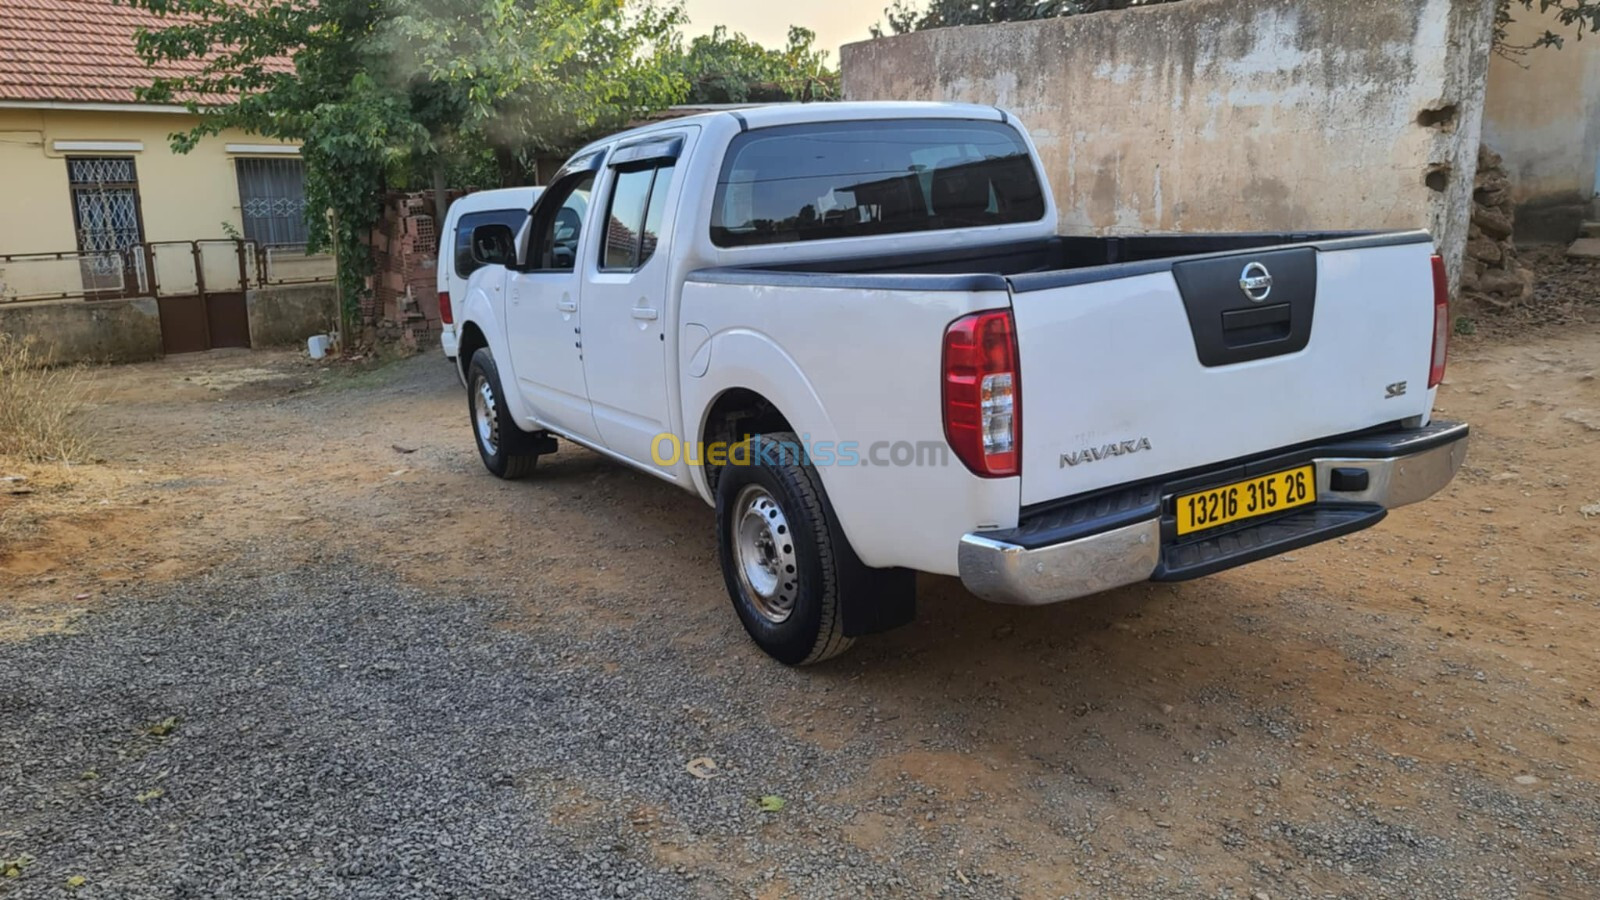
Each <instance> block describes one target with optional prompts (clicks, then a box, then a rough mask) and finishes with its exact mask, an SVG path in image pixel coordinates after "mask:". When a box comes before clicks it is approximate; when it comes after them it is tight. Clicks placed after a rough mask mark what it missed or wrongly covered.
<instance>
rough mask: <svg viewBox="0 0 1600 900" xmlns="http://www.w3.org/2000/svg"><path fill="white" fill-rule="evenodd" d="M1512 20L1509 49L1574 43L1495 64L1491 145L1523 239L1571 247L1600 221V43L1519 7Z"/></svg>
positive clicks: (1486, 132) (1487, 122) (1488, 110)
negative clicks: (1597, 206)
mask: <svg viewBox="0 0 1600 900" xmlns="http://www.w3.org/2000/svg"><path fill="white" fill-rule="evenodd" d="M1512 15H1513V16H1515V17H1516V20H1515V21H1514V22H1513V23H1512V24H1511V26H1510V28H1509V29H1508V33H1507V40H1506V43H1507V44H1508V45H1510V46H1512V47H1519V46H1520V47H1526V46H1528V45H1530V44H1532V43H1533V42H1534V41H1535V40H1537V39H1538V37H1539V36H1540V35H1542V34H1544V33H1545V32H1546V31H1553V32H1555V33H1556V34H1560V35H1563V36H1565V37H1566V45H1565V46H1564V47H1562V48H1561V49H1560V50H1556V49H1553V48H1545V49H1540V50H1533V51H1530V52H1528V53H1526V54H1518V55H1512V56H1499V55H1497V56H1496V57H1494V59H1493V60H1491V62H1490V64H1489V94H1488V101H1487V104H1486V106H1485V107H1484V114H1483V139H1484V142H1485V143H1487V144H1488V145H1489V146H1490V147H1491V148H1492V149H1494V150H1495V151H1496V152H1497V153H1499V154H1500V155H1501V156H1502V157H1503V158H1504V159H1505V167H1506V173H1507V175H1508V176H1509V177H1510V178H1511V199H1512V203H1513V204H1514V205H1515V207H1516V220H1517V221H1516V224H1517V240H1518V241H1520V242H1523V243H1540V242H1551V241H1562V242H1564V241H1570V240H1572V239H1573V238H1574V237H1576V236H1577V234H1578V228H1579V226H1580V225H1581V224H1582V222H1583V221H1584V220H1585V219H1586V218H1588V217H1589V216H1590V215H1592V213H1591V210H1590V200H1591V199H1593V197H1594V196H1595V193H1596V190H1595V189H1596V185H1595V170H1596V168H1597V167H1600V40H1596V36H1595V35H1590V36H1588V38H1586V39H1585V40H1581V41H1580V40H1577V36H1576V34H1575V33H1574V32H1573V30H1572V29H1571V28H1570V27H1566V26H1563V25H1561V24H1560V23H1559V22H1557V21H1556V19H1555V14H1554V13H1550V14H1547V15H1543V16H1541V15H1540V14H1539V13H1537V12H1534V11H1530V10H1525V9H1522V8H1521V7H1520V6H1518V7H1515V8H1514V9H1513V10H1512Z"/></svg>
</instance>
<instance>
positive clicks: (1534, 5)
mask: <svg viewBox="0 0 1600 900" xmlns="http://www.w3.org/2000/svg"><path fill="white" fill-rule="evenodd" d="M1517 6H1520V7H1522V8H1523V9H1525V10H1528V11H1529V12H1538V13H1540V14H1541V15H1544V14H1553V15H1554V16H1555V19H1556V22H1558V23H1560V25H1561V26H1562V27H1563V28H1566V29H1569V30H1571V31H1573V32H1575V33H1576V34H1577V37H1578V40H1580V41H1581V40H1583V35H1584V34H1585V33H1586V32H1591V33H1592V32H1600V0H1499V5H1498V6H1497V7H1496V9H1495V22H1494V46H1495V50H1496V52H1498V53H1500V54H1501V55H1503V56H1508V57H1512V58H1516V57H1518V56H1521V55H1524V54H1526V53H1527V52H1528V51H1530V50H1536V49H1538V48H1540V47H1554V48H1556V49H1557V50H1559V49H1561V47H1562V46H1564V45H1565V43H1566V39H1565V38H1564V37H1562V36H1561V35H1559V34H1557V33H1555V32H1553V31H1549V30H1546V31H1545V33H1544V34H1542V35H1540V36H1539V37H1537V38H1535V39H1534V41H1533V43H1532V44H1526V45H1520V46H1519V45H1514V44H1511V43H1510V42H1509V40H1508V39H1507V36H1506V31H1507V28H1508V27H1509V26H1510V25H1511V23H1512V22H1513V21H1515V19H1516V11H1515V7H1517Z"/></svg>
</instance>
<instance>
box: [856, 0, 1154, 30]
mask: <svg viewBox="0 0 1600 900" xmlns="http://www.w3.org/2000/svg"><path fill="white" fill-rule="evenodd" d="M1171 2H1174V0H987V2H977V3H975V2H973V0H930V2H928V3H926V4H923V3H919V2H916V0H910V2H908V0H894V5H893V6H891V7H889V8H888V9H886V10H884V11H883V14H884V16H885V18H887V19H888V21H889V31H888V33H889V34H905V33H907V32H911V31H923V30H926V29H929V28H946V27H949V26H952V25H987V24H991V23H994V22H1022V21H1026V20H1028V19H1051V18H1055V17H1056V16H1075V15H1078V14H1079V13H1091V12H1102V11H1104V10H1108V9H1127V8H1128V7H1130V6H1150V5H1152V4H1156V3H1171ZM872 34H873V36H874V37H881V36H882V35H883V34H884V30H883V28H882V26H876V25H875V26H873V29H872Z"/></svg>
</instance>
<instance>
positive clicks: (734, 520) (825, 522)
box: [717, 432, 854, 666]
mask: <svg viewBox="0 0 1600 900" xmlns="http://www.w3.org/2000/svg"><path fill="white" fill-rule="evenodd" d="M798 448H799V440H798V439H797V438H796V437H795V436H794V435H793V434H791V433H787V432H784V433H779V434H772V435H762V436H758V437H755V438H752V439H751V441H750V443H749V445H748V449H749V454H748V459H747V460H745V461H746V462H748V465H736V464H733V462H732V461H731V460H730V464H729V465H727V466H725V467H723V469H722V472H721V476H720V477H719V478H718V479H717V551H718V556H719V557H720V558H721V562H722V577H723V580H724V581H725V582H726V583H727V586H728V596H729V597H730V598H731V599H732V600H733V608H734V611H735V612H737V613H738V614H739V620H740V621H741V622H743V623H744V629H745V631H746V632H748V633H749V634H750V638H751V639H752V640H754V641H755V642H756V644H757V646H759V647H760V648H761V649H762V650H763V651H765V652H766V653H767V655H769V656H771V657H772V658H773V659H776V660H778V661H779V662H781V663H784V664H786V665H791V666H803V665H810V664H812V663H818V662H822V661H823V660H825V659H831V658H833V657H835V656H838V655H839V654H841V653H843V652H844V651H846V650H848V649H850V645H851V644H853V643H854V639H853V638H849V637H846V636H845V633H844V615H843V597H842V593H843V588H844V581H843V579H842V578H841V562H842V561H843V557H844V556H845V555H847V554H849V552H850V551H849V546H848V544H847V543H846V540H845V537H844V535H843V534H840V533H836V529H834V528H832V527H830V525H829V519H830V516H829V515H828V500H827V495H826V493H824V491H823V488H822V481H821V479H819V478H818V477H817V471H816V469H815V468H814V467H812V466H811V465H809V464H806V463H803V462H802V461H801V460H800V458H799V457H800V454H799V452H798ZM786 451H787V452H786ZM742 452H743V451H742V450H741V453H742Z"/></svg>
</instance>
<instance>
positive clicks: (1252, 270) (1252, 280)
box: [1239, 262, 1272, 303]
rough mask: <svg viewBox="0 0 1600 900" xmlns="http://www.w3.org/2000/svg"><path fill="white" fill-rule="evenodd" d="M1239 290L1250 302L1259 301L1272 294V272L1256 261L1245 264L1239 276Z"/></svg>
mask: <svg viewBox="0 0 1600 900" xmlns="http://www.w3.org/2000/svg"><path fill="white" fill-rule="evenodd" d="M1239 290H1241V291H1244V295H1245V296H1246V297H1249V298H1250V300H1251V301H1252V302H1255V303H1260V302H1261V301H1263V300H1265V299H1267V297H1268V296H1270V295H1271V294H1272V273H1271V272H1268V271H1267V267H1266V266H1263V265H1262V264H1261V263H1258V262H1253V263H1251V264H1250V265H1248V266H1245V267H1244V273H1243V274H1242V275H1240V276H1239Z"/></svg>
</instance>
